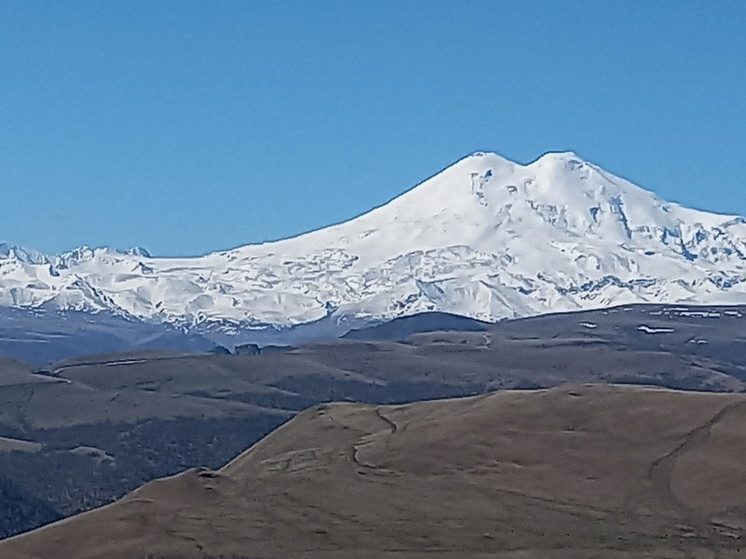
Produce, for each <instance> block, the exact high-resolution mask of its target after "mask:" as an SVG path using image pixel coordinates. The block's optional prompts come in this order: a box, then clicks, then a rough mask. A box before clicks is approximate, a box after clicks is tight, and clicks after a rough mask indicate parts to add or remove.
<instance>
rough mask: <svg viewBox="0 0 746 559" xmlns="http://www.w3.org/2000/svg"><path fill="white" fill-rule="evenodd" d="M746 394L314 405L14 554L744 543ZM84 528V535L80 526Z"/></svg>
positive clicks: (732, 551) (550, 549) (3, 548)
mask: <svg viewBox="0 0 746 559" xmlns="http://www.w3.org/2000/svg"><path fill="white" fill-rule="evenodd" d="M745 464H746V396H744V395H725V394H703V393H691V392H690V393H683V392H674V391H669V390H661V389H645V388H639V387H619V386H608V385H607V386H587V385H585V386H574V387H565V388H556V389H552V390H548V391H546V390H542V391H521V392H511V391H503V392H498V393H494V394H488V395H484V396H479V397H473V398H466V399H454V400H441V401H431V402H422V403H416V404H409V405H403V406H393V407H380V406H370V405H359V404H331V405H322V406H319V407H316V408H313V409H310V410H308V411H306V412H304V413H302V414H301V415H299V416H298V417H296V418H295V419H294V420H293V421H291V422H290V423H288V424H287V425H285V426H284V427H282V428H280V429H278V430H277V431H275V432H274V433H273V434H271V435H270V436H269V437H267V438H266V439H264V440H263V441H261V442H260V443H259V444H257V445H255V446H254V447H252V448H251V449H249V450H248V451H246V452H245V453H243V454H242V455H241V456H239V457H238V458H237V459H235V460H234V461H232V462H230V463H229V464H227V465H226V466H225V467H223V468H221V469H220V470H218V471H209V470H191V471H188V472H186V473H183V474H180V475H178V476H175V477H172V478H168V479H163V480H159V481H156V482H153V483H149V484H147V485H145V486H144V487H143V488H141V489H138V490H137V491H135V492H133V493H131V494H130V495H128V496H127V497H125V498H124V499H123V500H121V501H119V502H117V503H115V504H113V505H111V506H108V507H104V508H102V509H97V510H95V511H92V512H90V513H87V514H83V515H80V516H77V517H74V518H72V519H69V520H65V521H62V522H59V523H56V524H53V525H51V526H49V527H46V528H42V529H40V530H37V531H34V532H31V533H30V534H27V535H25V536H20V537H17V538H12V539H10V540H6V541H4V542H2V543H0V555H1V556H2V557H4V558H6V559H32V558H33V559H41V558H48V557H52V556H56V557H69V558H80V559H84V558H99V557H108V558H111V559H116V558H122V559H125V558H126V559H132V558H136V557H163V558H166V557H169V558H176V557H179V558H183V559H189V558H194V559H197V558H203V557H220V556H223V557H225V556H229V557H230V556H232V557H236V556H238V557H262V558H271V557H277V558H280V557H282V558H292V557H307V558H314V557H318V558H321V557H340V558H341V557H350V558H355V557H366V558H367V557H381V558H383V557H386V558H403V557H452V558H456V557H459V558H461V557H475V558H476V557H499V558H513V559H518V558H521V559H530V558H537V559H539V558H541V559H545V558H567V559H570V558H572V559H576V558H588V559H590V558H610V559H611V558H621V557H629V558H631V557H648V558H672V559H673V558H682V559H683V558H684V557H719V558H735V557H742V556H743V553H744V551H745V550H744V543H743V533H744V530H746V465H745ZM81 534H85V537H81Z"/></svg>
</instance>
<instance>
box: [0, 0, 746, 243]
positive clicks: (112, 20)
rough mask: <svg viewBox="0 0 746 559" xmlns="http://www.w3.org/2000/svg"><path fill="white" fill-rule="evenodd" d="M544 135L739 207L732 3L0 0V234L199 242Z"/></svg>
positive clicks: (742, 74)
mask: <svg viewBox="0 0 746 559" xmlns="http://www.w3.org/2000/svg"><path fill="white" fill-rule="evenodd" d="M564 149H573V150H575V151H577V152H579V153H580V154H581V155H583V156H584V157H585V158H587V159H589V160H591V161H593V162H596V163H598V164H600V165H602V166H604V167H606V168H607V169H609V170H611V171H614V172H616V173H618V174H622V175H624V176H626V177H627V178H629V179H631V180H633V181H635V182H637V183H638V184H641V185H643V186H645V187H647V188H650V189H653V190H655V191H656V192H657V193H658V194H659V195H660V196H662V197H664V198H667V199H670V200H676V201H680V202H682V203H685V204H687V205H691V206H695V207H699V208H703V209H711V210H715V211H720V212H732V213H740V214H742V215H743V214H746V161H745V157H744V156H745V154H746V2H743V1H734V2H726V1H721V2H712V3H711V2H704V1H701V2H674V1H668V2H648V1H642V0H638V1H634V2H626V1H625V2H621V1H619V2H612V1H604V2H597V1H593V2H591V1H589V2H581V1H572V0H571V1H568V2H559V1H551V0H550V1H544V0H542V1H536V2H530V1H524V0H521V1H518V0H515V1H511V2H497V1H489V2H477V1H475V2H463V1H456V0H453V1H451V2H444V1H430V2H418V1H407V2H400V1H396V2H383V1H378V0H376V1H375V2H342V1H339V2H327V1H316V0H314V1H303V2H289V1H283V2H248V1H241V2H212V1H209V2H208V1H205V2H186V1H178V2H143V3H138V2H133V1H131V0H128V1H126V2H116V1H113V0H107V1H106V2H98V1H90V2H76V1H70V2H52V1H49V2H34V1H29V0H22V1H15V0H4V1H3V2H0V193H1V194H2V203H1V204H0V240H6V241H11V242H14V243H17V244H22V245H26V246H32V247H36V248H40V249H42V250H45V251H59V250H63V249H70V248H72V247H75V246H77V245H80V244H83V243H86V244H89V245H110V246H114V247H119V248H126V247H128V246H132V245H136V244H139V245H143V246H145V247H146V248H148V249H150V250H151V251H152V252H154V253H157V254H197V253H203V252H207V251H210V250H216V249H222V248H228V247H232V246H236V245H240V244H245V243H248V242H255V241H262V240H266V239H272V238H278V237H283V236H288V235H292V234H296V233H299V232H302V231H305V230H308V229H312V228H316V227H320V226H323V225H326V224H328V223H331V222H336V221H340V220H343V219H346V218H349V217H352V216H354V215H356V214H359V213H361V212H363V211H365V210H367V209H369V208H371V207H372V206H375V205H378V204H380V203H382V202H384V201H386V200H387V199H389V198H391V197H393V196H395V195H397V194H398V193H400V192H402V191H404V190H406V189H407V188H409V187H411V186H413V185H414V184H415V183H417V182H419V181H420V180H422V179H424V178H426V177H427V176H428V175H430V174H432V173H434V172H436V171H438V170H439V169H441V168H442V167H444V166H446V165H447V164H449V163H450V162H452V161H454V160H456V159H458V158H460V157H461V156H463V155H465V154H467V153H469V152H471V151H475V150H493V151H498V152H499V153H501V154H503V155H505V156H507V157H510V158H512V159H515V160H518V161H522V162H526V161H530V160H532V159H534V158H535V157H537V156H538V155H539V154H541V153H543V152H546V151H550V150H564Z"/></svg>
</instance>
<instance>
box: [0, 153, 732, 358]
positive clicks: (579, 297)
mask: <svg viewBox="0 0 746 559" xmlns="http://www.w3.org/2000/svg"><path fill="white" fill-rule="evenodd" d="M342 180H343V179H342ZM744 301H746V220H745V219H744V218H743V217H740V216H725V215H718V214H713V213H707V212H702V211H697V210H692V209H688V208H685V207H682V206H679V205H677V204H673V203H668V202H665V201H663V200H660V199H659V198H657V197H656V196H655V195H654V194H653V193H652V192H649V191H647V190H644V189H642V188H640V187H638V186H636V185H634V184H632V183H630V182H628V181H626V180H624V179H622V178H620V177H617V176H615V175H613V174H611V173H609V172H607V171H604V170H603V169H602V168H600V167H599V166H597V165H595V164H593V163H589V162H588V161H585V160H584V159H582V158H581V157H579V156H578V155H577V154H575V153H574V152H560V153H547V154H545V155H543V156H541V157H539V158H538V159H536V160H535V161H533V162H532V163H530V164H528V165H521V164H518V163H515V162H512V161H509V160H508V159H505V158H504V157H501V156H499V155H497V154H495V153H488V152H476V153H474V154H472V155H470V156H468V157H465V158H463V159H461V160H460V161H458V162H456V163H454V164H453V165H451V166H449V167H447V168H446V169H444V170H443V171H442V172H440V173H438V174H436V175H435V176H433V177H431V178H429V179H427V180H426V181H424V182H423V183H421V184H419V185H418V186H416V187H415V188H412V189H411V190H408V191H407V192H405V193H404V194H402V195H401V196H399V197H397V198H395V199H393V200H391V201H390V202H388V203H386V204H384V205H382V206H380V207H378V208H376V209H374V210H372V211H370V212H368V213H366V214H364V215H361V216H359V217H356V218H354V219H351V220H349V221H346V222H344V223H340V224H337V225H333V226H330V227H326V228H323V229H319V230H316V231H313V232H311V233H307V234H305V235H300V236H298V237H295V238H290V239H284V240H281V241H276V242H269V243H263V244H258V245H248V246H244V247H239V248H236V249H233V250H229V251H223V252H216V253H212V254H208V255H205V256H201V257H196V258H152V257H150V256H149V255H148V253H147V251H145V250H143V249H132V250H129V251H125V252H121V251H116V250H113V249H108V248H98V249H92V248H88V247H83V248H80V249H76V250H74V251H71V252H68V253H65V254H62V255H57V256H48V255H43V254H40V253H38V252H37V251H32V250H25V249H22V248H19V247H15V246H11V245H7V244H5V245H0V306H13V307H20V308H37V307H40V306H44V307H47V308H56V309H74V310H79V311H83V312H89V313H90V312H108V313H112V314H115V315H118V316H122V317H127V318H129V319H137V320H143V321H147V322H156V323H168V324H171V325H174V326H176V327H178V328H181V329H185V330H191V331H196V332H198V333H200V334H205V335H207V336H208V337H210V338H211V339H212V340H213V341H218V342H220V343H224V344H225V343H229V342H228V341H226V338H230V337H232V336H236V335H238V337H239V338H240V339H239V340H238V341H239V342H240V341H251V339H250V338H251V332H255V333H256V332H260V331H263V330H267V329H269V331H274V330H277V331H286V330H288V329H292V328H296V327H299V326H301V325H314V326H313V327H312V328H311V329H314V328H316V327H317V326H318V327H323V328H324V329H325V332H326V333H327V334H331V335H334V334H337V335H338V334H342V333H344V332H345V331H347V330H349V329H351V328H354V327H361V326H364V325H365V324H376V323H380V322H381V321H386V320H390V319H394V318H397V317H402V316H408V315H413V314H417V313H421V312H428V311H437V312H441V313H452V314H457V315H462V316H466V317H470V318H475V319H478V320H482V321H487V322H494V321H497V320H501V319H504V318H515V317H523V316H533V315H537V314H543V313H548V312H558V311H570V310H578V309H590V308H603V307H608V306H612V305H619V304H627V303H650V302H654V303H679V302H680V303H687V304H719V303H720V304H738V303H742V302H744Z"/></svg>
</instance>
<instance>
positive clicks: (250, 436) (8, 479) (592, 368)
mask: <svg viewBox="0 0 746 559" xmlns="http://www.w3.org/2000/svg"><path fill="white" fill-rule="evenodd" d="M745 317H746V309H744V308H743V307H728V308H722V307H718V308H715V307H686V308H685V307H665V306H630V307H621V308H615V309H608V310H601V311H585V312H582V313H569V314H564V315H550V316H544V317H535V318H530V319H524V320H516V321H506V322H502V323H499V324H496V325H489V324H487V325H485V324H484V323H481V322H477V321H468V320H466V319H454V318H453V317H445V318H444V317H442V316H438V315H423V316H419V317H411V318H406V319H400V320H398V321H396V323H395V324H394V325H393V326H391V327H388V328H387V327H386V325H382V326H379V327H375V328H371V329H369V330H367V331H358V332H356V333H355V336H356V337H357V338H359V339H344V340H338V341H333V342H328V343H323V344H311V345H307V346H302V347H299V348H289V349H278V348H275V349H271V350H269V349H267V350H263V351H262V352H261V353H260V354H258V355H183V354H173V353H168V352H153V351H150V352H137V353H128V354H113V355H96V356H89V357H85V358H78V359H72V360H66V361H63V362H60V363H58V364H57V365H55V366H52V367H49V368H46V369H44V370H36V372H33V371H32V370H31V369H30V368H29V367H27V366H24V365H23V364H21V363H19V362H17V361H8V362H6V363H5V364H4V365H2V366H0V484H6V485H7V486H8V487H9V489H8V491H10V490H11V489H10V488H12V491H13V494H22V495H26V496H27V502H28V503H38V505H39V506H38V507H34V508H33V510H31V509H29V510H27V511H25V512H24V513H23V515H21V516H19V515H20V513H13V512H10V510H11V509H10V508H9V507H11V506H12V503H11V501H0V519H2V518H3V517H4V516H3V515H4V514H5V517H8V518H10V517H13V518H14V519H15V520H14V521H13V522H12V523H8V524H3V523H1V522H0V535H3V536H7V535H11V534H14V533H17V532H19V531H24V530H28V529H31V528H34V527H36V526H38V525H39V524H40V523H43V522H45V521H47V520H49V511H50V510H51V511H55V512H56V514H57V516H56V517H61V516H68V515H70V514H73V513H76V512H79V511H81V510H86V509H89V508H91V507H94V506H98V505H101V504H104V503H107V502H110V501H111V500H113V499H115V498H117V497H120V496H121V495H123V494H124V493H125V492H127V491H129V490H131V489H133V488H135V487H137V486H139V485H141V484H142V483H144V482H145V481H148V480H150V479H153V478H155V477H161V476H165V475H170V474H173V473H176V472H179V471H182V470H184V469H186V468H190V467H195V466H206V467H211V468H214V467H217V466H219V465H221V464H223V463H225V462H226V461H228V460H229V459H231V458H232V457H234V456H235V455H236V454H238V453H239V452H240V451H241V450H243V449H244V448H246V447H247V446H249V445H250V444H252V443H254V442H255V441H256V440H258V439H259V438H260V437H262V436H264V435H265V434H266V433H267V432H269V431H270V430H272V429H274V428H275V427H277V426H279V425H280V424H282V423H283V422H285V421H286V420H287V419H289V418H291V417H292V416H294V415H295V414H297V413H298V412H299V411H301V410H303V409H306V408H307V407H309V406H312V405H315V404H318V403H320V402H330V401H340V400H347V401H357V402H368V403H404V402H409V401H414V400H423V399H430V398H445V397H454V396H466V395H473V394H480V393H484V392H486V391H490V390H494V389H504V388H536V387H549V386H556V385H560V384H563V383H568V382H571V383H578V382H616V383H637V384H640V383H646V384H655V385H659V386H667V387H674V388H686V389H696V390H712V391H743V390H744V388H745V387H746V338H745V337H744V331H746V329H744V322H745V321H746V318H745ZM448 327H456V328H461V329H463V330H451V331H443V330H441V331H431V330H432V329H433V328H448ZM391 328H394V330H395V333H396V332H398V333H406V334H412V335H410V336H409V337H405V338H403V339H399V340H391V339H387V338H388V337H390V336H391V335H392V330H391ZM418 332H419V333H418ZM0 487H2V485H0ZM3 507H5V509H4V508H3ZM13 510H15V509H13ZM56 517H55V518H56Z"/></svg>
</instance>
